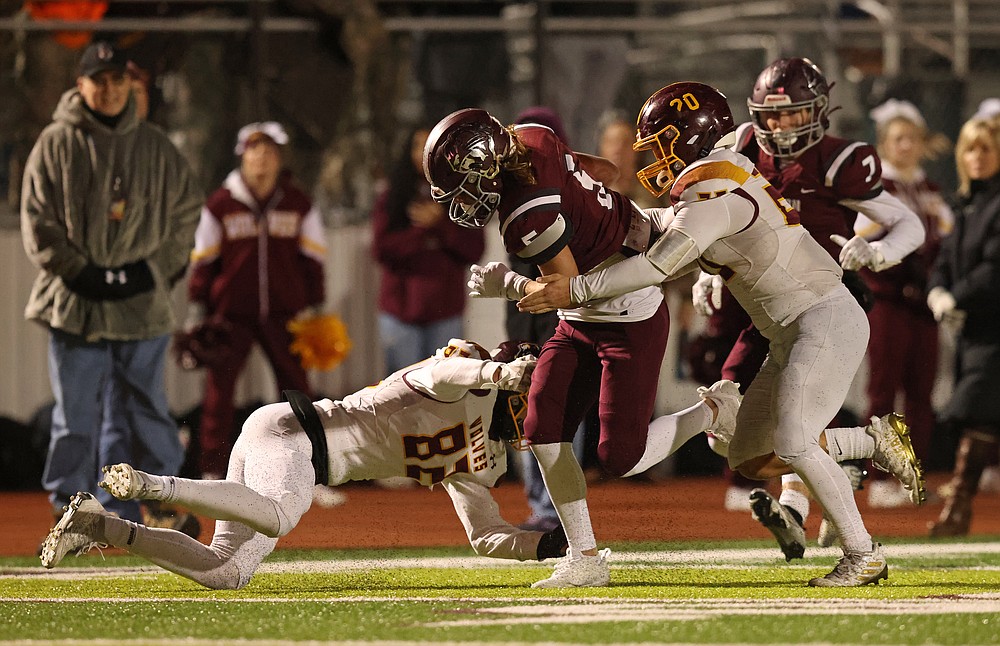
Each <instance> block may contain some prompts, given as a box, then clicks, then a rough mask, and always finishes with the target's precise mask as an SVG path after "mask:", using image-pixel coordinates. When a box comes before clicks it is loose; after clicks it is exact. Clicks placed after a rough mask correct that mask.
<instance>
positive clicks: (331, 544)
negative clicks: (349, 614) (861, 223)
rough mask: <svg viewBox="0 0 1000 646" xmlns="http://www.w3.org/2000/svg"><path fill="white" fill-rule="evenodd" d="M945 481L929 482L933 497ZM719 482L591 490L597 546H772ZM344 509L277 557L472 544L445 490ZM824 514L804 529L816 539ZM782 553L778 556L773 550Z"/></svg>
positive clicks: (19, 542)
mask: <svg viewBox="0 0 1000 646" xmlns="http://www.w3.org/2000/svg"><path fill="white" fill-rule="evenodd" d="M944 480H946V476H945V475H943V474H935V475H932V477H931V486H930V487H929V488H930V489H931V490H932V491H933V490H934V489H935V487H936V486H937V485H940V484H942V483H943V481H944ZM725 487H726V485H725V482H724V481H723V480H722V478H675V479H670V480H666V481H663V482H658V483H655V484H652V483H651V484H644V483H639V484H637V483H632V482H628V481H614V482H609V483H599V484H596V485H592V486H591V487H590V490H589V494H588V500H589V506H590V509H591V514H592V516H593V519H594V529H595V531H596V534H597V538H598V541H599V542H606V541H652V540H698V539H710V540H711V539H716V540H721V539H734V538H761V539H763V538H768V537H769V536H770V534H768V532H767V530H765V529H764V528H763V527H761V526H760V525H759V524H758V523H757V522H755V521H754V520H753V519H752V518H751V517H750V513H749V512H743V513H738V512H727V511H725V510H724V509H723V507H722V499H723V495H724V493H725ZM342 491H344V492H345V493H346V494H347V502H346V503H345V504H343V505H341V506H339V507H334V508H331V509H323V508H320V507H317V506H313V508H312V509H311V510H310V511H309V512H308V513H307V514H306V515H305V517H304V518H303V519H302V522H301V523H299V526H298V527H296V528H295V530H294V531H293V532H292V533H291V534H289V535H288V536H286V537H284V538H283V539H282V540H281V543H279V549H280V548H349V547H380V548H382V547H430V546H443V545H455V546H460V545H466V544H467V543H466V539H465V533H464V531H463V530H462V526H461V524H460V523H459V522H458V518H457V517H456V516H455V513H454V511H453V510H452V507H451V501H450V499H449V498H448V495H447V494H446V493H445V492H444V490H443V489H441V488H437V489H435V490H433V491H427V490H426V489H406V490H393V491H390V490H385V489H380V488H377V487H373V486H357V487H345V488H343V489H342ZM495 495H496V498H497V500H498V501H499V503H500V507H501V509H502V510H503V512H504V514H505V517H506V518H507V519H508V520H509V521H511V522H512V523H518V522H521V521H522V520H524V518H525V517H526V516H527V514H528V507H527V504H526V502H525V499H524V493H523V489H522V487H521V485H520V484H516V483H510V484H505V485H502V486H500V487H499V488H497V489H496V490H495ZM866 500H867V496H866V495H865V492H861V494H860V495H859V496H858V504H859V507H860V508H861V513H862V515H863V516H864V518H865V523H866V525H867V527H868V530H869V531H870V532H871V533H872V535H874V536H875V537H876V538H879V539H882V538H890V537H893V536H926V534H927V530H926V527H927V522H928V521H931V520H933V519H935V518H936V517H937V515H938V513H939V512H940V509H941V503H940V502H938V503H936V504H934V503H932V504H927V505H924V506H923V507H908V508H902V509H869V508H868V507H867V504H866ZM0 509H3V516H4V522H3V529H4V532H3V535H4V540H3V541H2V542H0V556H12V555H34V554H35V551H36V550H37V548H38V544H39V541H40V540H41V539H42V538H43V537H44V536H45V533H46V532H47V531H48V529H49V527H50V526H51V524H52V518H51V517H50V516H49V506H48V503H47V500H46V497H45V494H44V493H42V492H37V493H36V492H30V493H20V492H18V493H14V492H0ZM819 521H820V513H819V509H818V508H816V507H814V513H813V514H812V515H811V516H810V517H809V520H808V522H807V536H809V538H810V539H815V536H816V531H817V528H818V527H819ZM212 528H213V522H212V521H208V520H204V519H203V522H202V535H201V540H202V541H204V542H208V541H209V540H211V534H212ZM971 533H972V534H974V535H975V534H980V535H993V536H998V535H1000V496H998V495H996V494H982V493H981V494H979V495H978V496H977V497H976V501H975V505H974V516H973V521H972V531H971ZM776 550H777V548H776Z"/></svg>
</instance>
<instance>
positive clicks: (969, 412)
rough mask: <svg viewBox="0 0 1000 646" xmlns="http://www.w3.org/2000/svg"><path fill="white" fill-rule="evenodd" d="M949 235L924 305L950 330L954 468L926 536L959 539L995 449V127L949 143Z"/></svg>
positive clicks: (972, 126) (998, 422) (998, 427)
mask: <svg viewBox="0 0 1000 646" xmlns="http://www.w3.org/2000/svg"><path fill="white" fill-rule="evenodd" d="M955 164H956V167H957V171H958V180H959V187H958V200H957V204H956V207H957V208H956V209H955V212H956V216H957V219H956V221H955V231H954V232H953V233H952V234H951V235H950V236H948V237H947V238H946V239H945V240H944V243H943V245H942V247H941V252H940V253H939V254H938V257H937V261H936V263H935V265H934V269H933V272H932V273H931V277H930V281H929V283H928V287H930V291H929V292H928V294H927V305H928V306H929V307H930V309H931V311H932V312H933V313H934V318H935V319H937V320H938V321H940V322H942V323H943V324H945V325H946V326H948V327H949V328H951V329H957V330H959V331H958V339H957V341H956V350H955V388H954V391H953V393H952V397H951V401H950V402H949V403H948V407H947V409H946V410H945V412H944V417H945V419H947V420H949V421H951V422H953V423H954V424H955V425H956V426H957V427H958V428H960V429H961V431H962V435H961V437H960V438H959V444H958V450H957V451H956V453H955V470H954V473H953V475H952V480H951V484H950V486H949V487H948V494H947V497H946V500H945V504H944V508H943V509H942V510H941V515H940V517H939V518H938V519H937V521H936V522H934V523H932V524H931V526H930V535H931V536H964V535H966V534H968V533H969V525H970V523H971V521H972V499H973V497H974V496H975V495H976V493H977V491H978V490H979V479H980V477H981V475H982V473H983V468H984V467H985V466H986V465H987V464H989V463H991V462H992V461H993V460H995V459H996V456H997V450H998V447H1000V326H998V325H997V321H998V320H1000V279H998V276H1000V126H998V124H997V123H995V122H992V121H989V120H982V119H972V120H970V121H968V122H966V123H965V125H964V126H962V130H961V131H960V132H959V135H958V143H957V144H956V145H955Z"/></svg>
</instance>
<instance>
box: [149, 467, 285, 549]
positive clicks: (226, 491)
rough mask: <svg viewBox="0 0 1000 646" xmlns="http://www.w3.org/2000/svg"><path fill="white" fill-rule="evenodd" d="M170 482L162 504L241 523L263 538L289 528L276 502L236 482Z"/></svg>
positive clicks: (278, 534)
mask: <svg viewBox="0 0 1000 646" xmlns="http://www.w3.org/2000/svg"><path fill="white" fill-rule="evenodd" d="M170 479H171V480H172V481H173V491H172V493H171V495H169V496H164V497H163V500H164V502H169V503H175V504H178V505H181V506H183V507H187V508H188V509H190V510H191V511H193V512H194V513H196V514H198V515H200V516H207V517H209V518H215V519H217V520H233V521H237V522H240V523H243V524H244V525H248V526H249V527H251V528H252V529H254V530H255V531H258V532H260V533H261V534H264V535H265V536H271V537H274V536H280V535H281V534H282V533H285V532H287V531H288V530H290V529H291V527H288V520H287V519H286V518H285V516H284V514H283V513H281V511H280V510H279V508H278V505H277V503H275V502H274V501H273V500H272V499H270V498H268V497H267V496H262V495H261V494H259V493H257V492H256V491H254V490H253V489H251V488H249V487H247V486H246V485H243V484H240V483H239V482H233V481H231V480H189V479H187V478H177V477H171V478H170ZM283 520H284V522H282V521H283Z"/></svg>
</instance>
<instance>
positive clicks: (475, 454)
mask: <svg viewBox="0 0 1000 646" xmlns="http://www.w3.org/2000/svg"><path fill="white" fill-rule="evenodd" d="M455 363H467V365H469V366H473V365H475V366H482V364H483V362H482V361H479V360H476V359H465V358H460V357H451V358H447V359H427V360H425V361H422V362H421V363H418V364H415V365H413V366H410V367H409V368H406V369H404V370H400V371H398V372H396V373H394V374H392V375H390V376H389V377H387V378H386V379H385V380H383V381H381V382H379V383H378V384H376V385H374V386H369V387H368V388H365V389H363V390H360V391H358V392H356V393H354V394H352V395H348V396H347V397H345V398H344V399H342V400H339V401H330V400H329V399H324V400H322V401H319V402H317V403H316V405H317V406H318V407H319V408H320V409H322V410H323V411H325V412H326V415H325V416H321V417H322V418H323V426H324V427H325V428H327V444H328V447H329V453H330V479H331V480H336V481H337V482H338V483H342V482H347V481H348V480H373V479H379V478H389V477H394V476H406V477H408V478H413V479H414V480H416V481H417V482H419V483H420V484H422V485H424V486H432V485H435V484H438V483H439V482H442V481H443V480H444V479H445V478H447V477H449V476H452V475H455V474H458V473H467V474H471V475H472V476H473V477H474V478H475V479H476V480H477V481H479V482H480V483H481V484H483V485H484V486H487V487H492V486H493V485H494V484H496V481H497V479H498V478H499V477H500V476H501V475H503V474H504V473H505V472H506V471H507V453H506V447H505V446H504V444H503V442H498V441H494V440H491V439H489V437H488V432H489V427H490V422H491V421H492V417H493V404H494V402H495V401H496V388H495V387H494V388H493V389H490V390H487V389H482V390H477V389H471V390H470V387H480V386H482V385H484V384H483V383H482V382H480V383H474V384H472V383H468V384H455V383H452V382H449V381H446V380H445V379H446V377H449V376H451V372H450V371H449V372H448V373H447V374H446V372H445V369H446V368H449V367H452V366H454V365H455ZM478 372H479V370H478V368H476V369H475V370H474V371H470V372H469V374H470V378H472V379H475V378H478ZM473 373H475V374H474V376H473Z"/></svg>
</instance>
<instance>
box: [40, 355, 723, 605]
mask: <svg viewBox="0 0 1000 646" xmlns="http://www.w3.org/2000/svg"><path fill="white" fill-rule="evenodd" d="M537 351H538V348H537V346H534V345H530V344H520V346H519V345H518V344H513V343H505V344H503V345H502V346H501V348H500V349H499V350H498V351H496V352H495V353H494V356H493V358H492V359H491V357H490V353H488V352H487V351H486V350H485V349H484V348H483V347H482V346H480V345H478V344H476V343H473V342H471V341H466V340H462V339H452V340H451V343H450V344H449V345H448V347H446V348H442V349H440V350H438V352H437V353H436V354H435V355H434V356H433V357H431V358H429V359H426V360H424V361H422V362H420V363H418V364H415V365H413V366H410V367H408V368H405V369H403V370H400V371H398V372H396V373H394V374H392V375H390V376H389V377H387V378H386V379H385V380H383V381H382V382H380V383H379V384H377V385H375V386H371V387H368V388H365V389H363V390H361V391H359V392H357V393H354V394H353V395H349V396H348V397H346V398H344V399H343V400H340V401H331V400H329V399H324V400H320V401H318V402H315V404H313V403H312V402H309V401H308V400H307V399H306V400H305V401H302V399H301V398H298V397H296V396H295V394H294V393H291V394H290V397H289V399H290V403H283V404H269V405H266V406H263V407H261V408H259V409H258V410H257V411H255V412H254V413H253V414H252V415H251V416H250V418H249V419H248V420H247V421H246V423H245V424H244V426H243V431H242V433H241V434H240V436H239V438H238V439H237V441H236V445H235V447H234V450H233V454H232V457H231V458H230V462H229V469H228V473H227V477H226V480H188V479H185V478H176V477H167V476H156V475H151V474H147V473H144V472H142V471H138V470H135V469H133V468H132V467H130V466H129V465H127V464H118V465H114V466H111V467H105V477H104V480H103V481H102V482H101V483H100V485H101V487H102V488H104V489H105V490H107V491H108V492H109V493H111V494H112V495H113V496H115V497H116V498H119V499H123V500H131V499H141V500H164V501H170V502H173V503H176V504H180V505H184V506H185V507H188V508H189V509H191V510H192V511H195V512H197V513H199V514H202V515H204V516H208V517H211V518H216V519H218V521H219V522H217V523H216V529H215V536H214V538H213V540H212V543H211V545H204V544H202V543H200V542H198V541H197V540H195V539H192V538H190V537H188V536H186V535H184V534H181V533H180V532H177V531H173V530H166V529H154V528H150V527H145V526H143V525H141V524H138V523H133V522H130V521H126V520H123V519H120V518H118V517H116V516H114V515H112V514H110V513H108V512H106V511H105V510H104V508H103V507H102V506H101V505H100V503H98V502H97V500H95V499H94V497H93V496H92V495H91V494H89V493H85V492H82V493H79V494H77V495H76V496H74V498H73V500H72V502H71V503H70V505H69V507H68V508H67V511H66V513H65V514H64V515H63V517H62V519H61V520H60V521H59V523H58V524H57V525H56V526H55V528H53V529H52V531H51V532H50V533H49V536H48V537H47V538H46V540H45V542H44V544H43V547H42V554H41V561H42V565H44V566H45V567H47V568H51V567H55V566H56V565H57V564H58V563H59V562H60V561H61V560H62V558H63V557H64V556H65V555H66V554H68V553H70V552H80V551H86V550H88V549H90V548H91V547H93V546H94V545H97V544H102V545H111V546H114V547H119V548H122V549H124V550H127V551H128V552H130V553H132V554H135V555H137V556H141V557H143V558H146V559H148V560H149V561H151V562H153V563H155V564H157V565H159V566H161V567H163V568H165V569H167V570H170V571H171V572H174V573H176V574H179V575H181V576H184V577H187V578H189V579H191V580H193V581H195V582H197V583H199V584H201V585H204V586H205V587H208V588H213V589H239V588H242V587H243V586H245V585H247V583H249V581H250V578H251V577H252V576H253V574H254V572H255V571H256V570H257V567H258V566H259V565H260V563H261V562H262V561H263V560H264V558H265V557H266V556H267V555H268V554H270V553H271V551H273V550H274V547H275V545H276V544H277V542H278V538H279V537H281V536H284V535H285V534H287V533H288V532H290V531H291V530H292V529H293V528H294V527H295V525H296V524H297V523H298V521H299V519H300V518H301V517H302V515H303V514H304V513H305V512H306V510H308V509H309V506H310V504H311V502H312V493H313V486H314V484H317V483H324V484H329V485H331V486H336V485H339V484H343V483H345V482H348V481H351V480H369V479H375V478H387V477H392V476H408V477H411V478H413V479H415V480H417V481H418V482H420V483H421V484H423V485H425V486H433V485H435V484H438V483H440V484H441V485H442V486H443V487H444V488H445V490H446V491H447V492H448V495H449V496H450V497H451V499H452V502H453V504H454V506H455V511H456V513H457V514H458V517H459V519H460V520H461V521H462V525H463V526H464V527H465V530H466V534H467V535H468V537H469V542H470V543H471V544H472V547H473V549H474V550H475V551H476V553H477V554H479V555H482V556H490V557H495V558H510V559H518V560H529V559H538V560H543V559H546V558H555V557H559V556H562V555H563V554H564V553H565V551H566V547H567V543H566V538H565V534H564V533H563V530H562V528H561V527H557V528H556V529H554V530H552V531H549V532H544V533H543V532H535V531H525V530H521V529H518V528H517V527H514V526H511V525H510V524H508V523H507V522H506V521H504V519H503V518H502V517H501V515H500V510H499V507H498V505H497V503H496V502H495V501H494V499H493V497H492V496H491V495H490V492H489V488H490V487H492V486H494V485H495V484H496V482H497V480H498V479H499V477H500V476H501V475H503V473H504V472H505V471H506V468H507V462H506V460H507V452H506V446H505V443H504V441H507V442H511V443H516V442H519V440H520V438H519V435H520V431H519V418H520V417H522V416H523V412H524V409H523V402H524V399H523V395H522V393H524V392H526V391H527V389H528V385H529V383H530V378H531V373H532V371H533V369H534V366H535V361H536V360H535V357H534V354H536V353H537ZM516 355H524V356H516ZM710 409H711V404H706V403H704V402H703V403H700V404H698V405H696V406H693V407H691V408H690V409H688V410H687V411H682V412H681V413H678V414H677V415H675V416H672V419H673V420H674V422H675V423H676V425H677V426H678V427H683V428H688V427H690V428H692V429H694V428H696V430H695V431H692V432H700V430H701V429H703V428H704V427H705V426H707V425H708V423H709V422H711V420H712V419H713V412H712V411H711V410H710ZM734 418H735V408H734V407H733V408H732V409H731V410H728V411H726V419H727V420H729V423H730V424H731V423H732V421H733V420H734Z"/></svg>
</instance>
